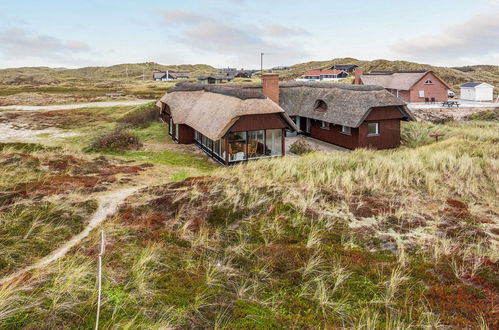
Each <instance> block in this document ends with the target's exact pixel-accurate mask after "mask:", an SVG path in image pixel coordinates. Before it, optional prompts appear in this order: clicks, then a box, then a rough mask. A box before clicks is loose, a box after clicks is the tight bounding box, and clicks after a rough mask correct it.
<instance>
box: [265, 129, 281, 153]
mask: <svg viewBox="0 0 499 330" xmlns="http://www.w3.org/2000/svg"><path fill="white" fill-rule="evenodd" d="M265 143H266V150H265V155H266V156H282V129H268V130H267V131H266V141H265Z"/></svg>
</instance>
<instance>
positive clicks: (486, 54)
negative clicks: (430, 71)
mask: <svg viewBox="0 0 499 330" xmlns="http://www.w3.org/2000/svg"><path fill="white" fill-rule="evenodd" d="M498 16H499V13H491V14H478V15H475V16H474V17H472V18H471V19H469V20H468V21H466V22H463V23H460V24H456V25H453V26H450V27H448V28H447V29H445V30H444V31H443V32H441V33H438V34H435V35H429V36H425V37H419V38H415V39H409V40H404V41H401V42H399V43H397V44H395V45H393V46H392V50H394V51H395V52H396V53H397V54H400V55H403V56H406V57H409V58H414V59H419V60H426V61H432V62H440V63H449V64H458V63H462V64H467V63H472V62H475V61H476V62H478V61H481V62H482V63H483V61H484V60H485V61H487V60H488V61H494V60H497V58H498V56H499V19H497V17H498ZM496 63H497V62H496ZM491 64H493V63H491Z"/></svg>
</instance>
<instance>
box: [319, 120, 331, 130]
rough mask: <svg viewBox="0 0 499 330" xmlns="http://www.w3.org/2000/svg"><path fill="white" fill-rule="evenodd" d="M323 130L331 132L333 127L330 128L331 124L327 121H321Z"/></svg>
mask: <svg viewBox="0 0 499 330" xmlns="http://www.w3.org/2000/svg"><path fill="white" fill-rule="evenodd" d="M320 122H321V126H320V127H321V129H325V130H329V129H330V128H331V127H330V126H329V123H328V122H327V121H324V120H321V121H320Z"/></svg>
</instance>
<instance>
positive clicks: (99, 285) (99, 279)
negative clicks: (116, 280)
mask: <svg viewBox="0 0 499 330" xmlns="http://www.w3.org/2000/svg"><path fill="white" fill-rule="evenodd" d="M105 251H106V243H105V241H104V230H101V232H100V252H99V256H98V260H97V315H96V317H95V330H98V329H99V317H100V300H101V295H102V256H103V255H104V253H105Z"/></svg>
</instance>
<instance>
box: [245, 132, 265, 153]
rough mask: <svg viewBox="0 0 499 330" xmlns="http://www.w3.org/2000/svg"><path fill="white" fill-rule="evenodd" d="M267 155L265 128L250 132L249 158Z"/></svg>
mask: <svg viewBox="0 0 499 330" xmlns="http://www.w3.org/2000/svg"><path fill="white" fill-rule="evenodd" d="M264 156H265V130H259V131H249V132H248V159H251V158H259V157H264Z"/></svg>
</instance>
